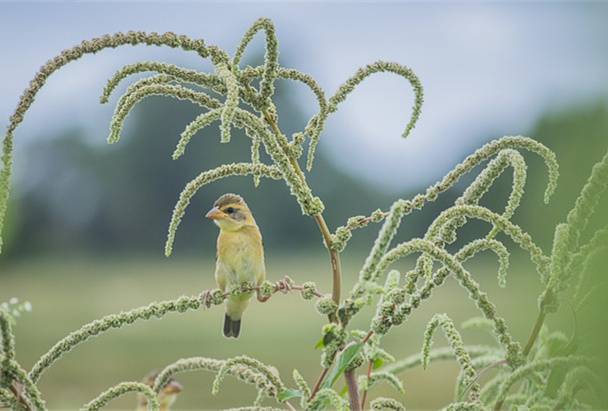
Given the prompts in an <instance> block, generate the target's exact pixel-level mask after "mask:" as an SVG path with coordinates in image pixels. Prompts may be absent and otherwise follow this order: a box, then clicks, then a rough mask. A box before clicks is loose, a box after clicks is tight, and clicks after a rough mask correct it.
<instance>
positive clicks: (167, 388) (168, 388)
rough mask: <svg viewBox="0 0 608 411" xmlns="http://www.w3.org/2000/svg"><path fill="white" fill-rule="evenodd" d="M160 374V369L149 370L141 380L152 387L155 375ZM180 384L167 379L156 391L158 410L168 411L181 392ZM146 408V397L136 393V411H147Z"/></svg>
mask: <svg viewBox="0 0 608 411" xmlns="http://www.w3.org/2000/svg"><path fill="white" fill-rule="evenodd" d="M159 374H160V371H158V370H155V371H151V372H149V373H148V374H146V376H145V377H144V378H143V380H142V382H143V383H144V384H146V385H147V386H149V387H150V388H152V387H154V382H155V381H156V377H158V375H159ZM182 390H183V388H182V386H181V385H180V384H179V383H178V382H177V381H175V380H174V379H173V378H169V380H168V381H167V382H166V383H165V385H164V386H163V389H162V390H160V392H159V393H158V405H159V411H169V410H170V409H171V406H172V405H173V403H174V402H175V400H176V399H177V394H179V393H180V392H182ZM147 410H148V399H147V398H146V396H145V395H143V394H137V408H136V411H147Z"/></svg>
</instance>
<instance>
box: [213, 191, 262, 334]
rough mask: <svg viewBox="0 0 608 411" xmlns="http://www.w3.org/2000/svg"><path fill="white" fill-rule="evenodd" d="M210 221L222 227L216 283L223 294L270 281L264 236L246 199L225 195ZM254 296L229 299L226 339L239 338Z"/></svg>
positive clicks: (225, 325)
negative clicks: (267, 277)
mask: <svg viewBox="0 0 608 411" xmlns="http://www.w3.org/2000/svg"><path fill="white" fill-rule="evenodd" d="M206 217H207V218H210V219H212V220H214V222H215V224H217V225H218V227H219V228H220V234H219V236H218V237H217V259H216V262H215V282H216V283H217V286H218V287H219V288H220V289H221V290H222V291H228V292H229V291H232V290H234V289H238V288H240V287H241V286H242V285H243V284H245V283H249V284H251V285H254V286H257V285H260V284H261V283H262V282H263V281H264V280H265V279H266V266H265V264H264V246H263V244H262V234H261V233H260V229H259V228H258V226H257V224H256V223H255V220H254V219H253V215H252V214H251V211H250V210H249V207H247V204H245V201H244V200H243V198H242V197H241V196H239V195H236V194H224V195H223V196H221V197H220V198H218V199H217V201H216V202H215V203H214V204H213V208H212V209H211V210H210V211H209V212H208V213H207V215H206ZM252 295H253V293H242V294H239V295H238V296H232V295H230V296H228V297H227V298H226V315H225V316H224V328H223V331H224V336H225V337H227V338H237V337H238V336H239V333H240V331H241V318H242V316H243V311H245V309H246V308H247V305H248V304H249V299H250V298H251V297H252Z"/></svg>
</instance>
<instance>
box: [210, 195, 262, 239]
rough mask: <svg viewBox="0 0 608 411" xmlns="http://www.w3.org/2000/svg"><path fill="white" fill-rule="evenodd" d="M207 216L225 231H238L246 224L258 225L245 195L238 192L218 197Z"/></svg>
mask: <svg viewBox="0 0 608 411" xmlns="http://www.w3.org/2000/svg"><path fill="white" fill-rule="evenodd" d="M205 217H207V218H210V219H212V220H213V221H214V222H215V224H217V225H218V226H219V227H220V229H222V230H225V231H238V230H240V229H241V228H242V227H244V226H247V225H253V226H255V225H256V224H255V220H254V219H253V215H252V214H251V211H250V210H249V207H247V204H245V201H244V200H243V197H241V196H239V195H237V194H224V195H223V196H221V197H220V198H218V199H217V200H216V201H215V203H213V208H212V209H211V210H209V212H208V213H207V215H206V216H205Z"/></svg>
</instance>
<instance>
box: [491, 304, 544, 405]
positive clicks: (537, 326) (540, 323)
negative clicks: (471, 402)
mask: <svg viewBox="0 0 608 411" xmlns="http://www.w3.org/2000/svg"><path fill="white" fill-rule="evenodd" d="M547 295H548V294H547ZM546 316H547V313H545V311H544V310H543V309H542V308H541V309H540V311H539V312H538V317H536V323H535V324H534V328H533V329H532V332H531V333H530V336H529V337H528V341H527V342H526V346H525V347H524V350H523V352H522V353H523V355H524V356H526V357H527V356H528V354H530V351H531V350H532V347H533V346H534V343H535V342H536V338H538V333H540V329H541V328H542V326H543V323H544V322H545V317H546ZM503 403H504V401H497V402H496V404H495V405H494V411H500V409H501V408H502V405H503Z"/></svg>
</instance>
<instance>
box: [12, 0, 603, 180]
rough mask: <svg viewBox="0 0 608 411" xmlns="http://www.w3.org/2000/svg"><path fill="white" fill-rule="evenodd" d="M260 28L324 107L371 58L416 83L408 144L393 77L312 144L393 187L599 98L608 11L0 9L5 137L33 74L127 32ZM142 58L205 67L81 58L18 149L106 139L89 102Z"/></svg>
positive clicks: (231, 35) (564, 7) (339, 5)
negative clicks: (47, 139) (418, 101)
mask: <svg viewBox="0 0 608 411" xmlns="http://www.w3.org/2000/svg"><path fill="white" fill-rule="evenodd" d="M262 16H264V17H270V18H271V19H272V20H273V21H274V23H275V26H276V33H277V36H278V38H279V45H280V51H281V57H280V62H282V63H283V64H287V65H289V66H291V67H294V68H297V69H299V70H301V71H304V72H306V73H309V74H311V75H312V76H313V77H314V78H316V79H317V81H318V82H319V83H320V84H321V86H322V87H324V89H325V91H326V93H327V94H328V95H331V94H333V92H334V91H335V89H336V88H337V87H338V86H339V85H340V84H341V83H342V82H343V81H344V80H346V79H347V78H348V77H349V76H351V75H352V74H353V73H354V72H355V71H356V70H357V69H358V68H359V67H361V66H364V65H366V64H368V63H372V62H374V61H377V60H387V61H395V62H398V63H400V64H404V65H406V66H408V67H410V68H411V69H412V70H414V71H415V72H416V73H417V74H418V76H419V77H420V79H421V81H422V84H423V86H424V90H425V104H424V106H423V110H422V116H421V117H420V120H419V122H418V125H417V126H416V128H415V129H414V130H413V132H412V134H411V135H410V137H409V138H408V139H407V140H403V139H401V137H400V134H401V133H402V132H403V129H404V127H405V124H406V123H407V121H408V118H409V115H410V107H411V104H412V91H411V87H410V86H409V85H408V83H407V82H406V81H404V80H403V79H401V78H398V77H396V76H392V75H389V74H382V75H377V76H375V77H372V78H370V79H369V81H367V82H366V83H364V84H362V86H361V88H360V89H358V90H357V91H356V92H354V93H353V94H352V95H351V96H350V97H349V99H348V100H347V101H346V102H345V103H344V104H343V105H342V106H341V108H340V111H339V112H338V113H336V114H335V115H334V116H333V117H332V118H330V120H329V121H328V123H327V128H326V131H325V133H324V135H323V136H322V139H321V140H322V142H321V145H322V148H323V149H325V150H328V152H330V153H331V154H332V155H333V156H334V158H335V160H336V162H337V164H339V165H340V166H341V167H344V168H346V169H348V170H349V171H351V172H359V173H362V175H364V176H365V178H368V179H370V180H371V181H374V182H378V183H383V184H385V185H387V186H388V187H390V188H393V189H403V188H406V187H407V186H408V185H410V184H412V183H416V184H421V183H422V184H428V183H431V182H433V181H434V180H436V179H437V178H439V177H440V176H441V175H442V174H443V173H444V172H445V171H447V170H449V169H451V168H452V166H453V165H454V164H456V163H457V162H458V161H460V160H461V159H462V158H463V157H464V156H465V155H466V154H468V153H469V152H471V151H472V150H473V149H474V148H476V147H477V146H478V145H480V144H481V143H482V142H485V141H488V140H490V139H493V138H497V137H500V136H502V135H515V134H526V133H528V132H529V131H530V129H531V127H532V125H533V123H534V121H535V120H536V118H537V116H538V115H539V114H541V113H543V112H545V111H546V110H559V109H563V108H567V107H569V106H572V105H574V106H576V105H580V104H584V103H586V102H588V101H589V100H596V101H598V100H599V101H607V100H608V24H606V22H608V3H606V2H576V3H574V2H572V3H570V2H535V3H525V2H504V3H503V2H463V3H458V2H420V3H417V2H403V3H398V2H386V3H383V2H369V3H352V2H329V3H328V2H323V3H320V2H294V3H277V2H252V1H250V2H78V3H77V2H53V3H48V2H25V1H18V2H10V1H9V2H7V1H2V2H0V55H1V56H2V61H1V64H0V126H1V127H2V128H4V127H5V126H6V124H7V121H8V118H9V116H10V115H11V113H12V111H13V109H14V107H15V105H16V103H17V100H18V97H19V96H20V94H21V92H22V91H23V89H24V88H25V87H26V86H27V84H28V82H29V81H30V79H31V78H32V77H33V75H34V74H35V72H36V71H37V69H38V68H39V66H40V65H41V64H42V63H44V62H45V61H46V60H48V59H50V58H52V57H53V56H55V55H56V54H58V53H59V52H60V51H61V50H63V49H66V48H69V47H71V46H73V45H75V44H77V43H79V42H80V41H81V40H83V39H91V38H93V37H97V36H100V35H102V34H105V33H113V32H116V31H127V30H130V29H134V30H144V31H157V32H164V31H174V32H177V33H180V34H186V35H189V36H191V37H193V38H204V39H205V41H206V42H207V44H216V45H218V46H219V47H221V48H224V49H226V50H227V51H228V52H229V53H231V54H232V52H233V50H234V48H235V46H236V44H237V43H238V40H239V38H240V37H241V35H242V33H243V32H244V31H245V30H246V29H247V28H248V27H249V25H250V24H251V23H252V22H253V21H254V20H255V19H256V18H257V17H262ZM258 40H259V42H260V44H261V41H262V38H261V37H260V38H259V39H258ZM142 59H143V60H149V59H157V60H162V61H168V62H172V63H176V64H180V65H184V66H186V67H189V68H196V69H201V70H202V69H208V67H209V66H208V65H206V66H201V65H200V62H199V59H198V58H197V57H196V56H195V55H194V53H184V52H180V51H171V50H166V49H161V48H148V49H146V48H145V47H136V48H133V47H130V46H128V47H127V46H125V47H123V48H121V49H118V50H108V51H104V52H102V53H99V54H98V55H95V56H87V57H85V58H83V59H81V60H79V61H78V62H74V63H71V64H70V65H68V66H66V67H65V68H64V69H62V70H60V72H58V73H56V74H54V75H53V76H51V78H50V79H49V81H48V82H47V85H46V86H45V88H44V89H43V90H42V92H41V93H40V94H39V97H38V99H37V101H36V103H35V104H34V105H33V106H32V109H31V111H30V112H29V113H28V115H27V116H26V119H25V122H24V123H23V124H22V126H21V127H20V128H19V129H18V130H17V132H16V135H15V139H16V146H17V150H18V148H19V145H20V144H29V143H31V139H33V138H34V137H35V136H40V135H44V134H50V133H52V132H55V131H57V130H61V129H62V128H73V127H74V125H75V124H77V125H79V126H82V127H83V128H85V129H86V130H87V134H88V135H90V139H91V140H95V141H104V139H105V136H106V130H107V126H108V123H109V118H110V116H111V113H112V110H113V108H112V107H110V106H101V105H99V104H98V98H99V93H100V90H101V88H102V86H103V84H104V82H105V80H106V79H107V78H108V77H109V76H110V75H111V74H112V73H113V72H114V71H115V70H116V69H118V68H119V67H121V66H122V65H124V64H127V63H131V62H134V61H137V60H142ZM294 98H297V99H300V100H301V105H302V109H303V110H304V111H305V112H307V113H310V114H312V113H313V112H314V100H313V99H312V97H311V96H310V94H308V93H306V92H305V91H304V90H302V93H300V94H297V95H296V96H294ZM113 101H115V99H114V100H113ZM279 110H280V108H279ZM532 137H533V136H532ZM20 141H22V143H20ZM17 166H18V167H23V166H24V165H23V164H17Z"/></svg>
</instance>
